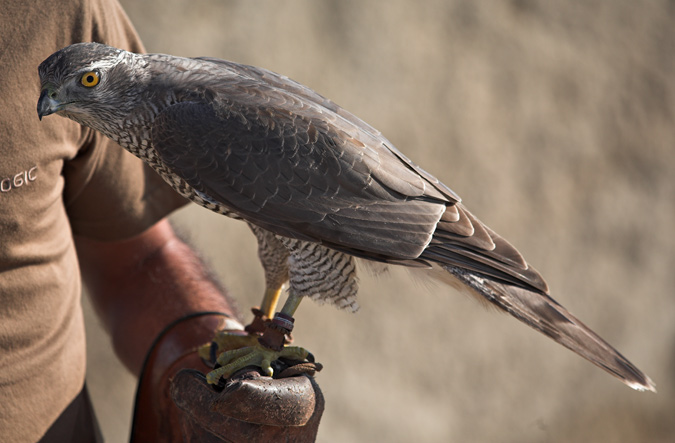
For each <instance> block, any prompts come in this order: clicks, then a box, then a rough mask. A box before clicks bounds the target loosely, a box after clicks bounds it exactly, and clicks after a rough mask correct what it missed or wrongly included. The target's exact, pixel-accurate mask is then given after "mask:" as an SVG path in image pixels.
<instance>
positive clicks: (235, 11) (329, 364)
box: [88, 0, 675, 442]
mask: <svg viewBox="0 0 675 443" xmlns="http://www.w3.org/2000/svg"><path fill="white" fill-rule="evenodd" d="M123 4H124V6H125V7H126V9H127V11H128V13H129V15H130V16H131V18H132V20H133V21H134V22H135V24H136V26H137V28H138V30H139V32H140V34H141V36H142V38H143V39H144V41H145V43H146V45H147V48H148V50H149V51H151V52H166V53H172V54H176V55H185V56H199V55H210V56H216V57H221V58H226V59H230V60H234V61H238V62H241V63H247V64H253V65H258V66H262V67H266V68H269V69H272V70H274V71H277V72H280V73H283V74H285V75H288V76H289V77H291V78H294V79H296V80H298V81H300V82H302V83H305V84H307V85H309V86H311V87H313V88H314V89H316V90H317V91H319V92H321V93H322V94H323V95H325V96H327V97H330V98H332V99H333V100H334V101H336V102H337V103H339V104H341V105H342V106H344V107H345V108H347V109H349V110H351V111H352V112H354V113H355V114H356V115H359V116H360V117H362V118H363V119H364V120H366V121H368V122H369V123H371V124H372V125H374V126H375V127H377V128H379V129H380V130H381V131H383V132H384V134H385V135H386V136H387V137H388V138H389V139H390V140H392V142H393V143H394V144H396V145H397V147H398V148H399V149H401V150H402V151H403V152H405V153H406V154H407V155H408V156H409V157H410V158H412V159H413V160H414V161H415V162H417V163H419V164H421V165H422V166H423V167H424V168H425V169H427V170H429V171H430V172H432V173H433V174H435V175H437V176H438V177H439V178H440V179H442V180H443V181H444V182H446V183H447V184H448V185H449V186H451V187H452V188H453V189H454V190H455V191H456V192H458V193H459V194H460V195H461V196H462V197H463V199H464V201H465V203H466V205H467V206H468V207H469V208H470V209H471V210H472V211H473V212H474V213H475V214H476V215H477V216H478V217H480V218H481V219H482V220H483V221H485V222H486V223H487V224H488V225H490V226H491V227H492V228H493V229H495V230H496V231H497V232H499V233H501V234H502V235H504V236H505V237H507V238H508V239H509V240H510V241H511V242H512V243H514V244H515V245H516V246H517V247H518V248H519V249H520V250H521V251H522V252H523V253H524V255H525V256H526V258H527V259H528V261H529V262H530V263H532V264H533V265H534V266H535V267H536V268H537V269H539V270H540V271H541V272H542V273H543V274H544V276H545V277H546V278H547V280H548V282H549V284H550V286H551V288H552V291H553V295H554V297H555V298H556V299H557V300H558V301H560V302H561V303H562V304H564V305H565V306H566V307H568V308H569V309H570V310H572V311H573V312H574V313H576V315H578V316H579V317H580V318H581V319H583V320H584V321H585V322H586V323H587V324H588V325H590V326H591V327H592V328H594V329H595V330H596V331H597V332H598V333H600V334H601V335H602V336H603V337H605V338H606V339H607V340H608V341H610V342H611V343H612V344H614V345H615V346H616V347H617V348H618V349H619V350H620V351H621V352H622V353H624V354H625V355H626V356H627V357H629V358H630V359H631V360H632V361H633V362H634V363H635V364H637V365H638V366H639V367H640V368H642V369H643V370H645V371H646V372H647V373H648V374H649V375H650V376H651V377H652V378H653V379H654V380H655V381H656V383H657V385H658V389H659V394H658V395H654V394H649V393H638V392H634V391H632V390H630V389H629V388H627V387H625V386H623V385H622V384H621V383H619V382H617V381H616V380H614V379H613V378H612V377H610V376H608V375H607V374H605V373H604V372H603V371H601V370H599V369H597V368H595V367H594V366H592V365H590V364H588V363H586V362H585V361H583V360H582V359H581V358H579V357H577V356H575V355H574V354H572V353H570V352H569V351H567V350H565V349H563V348H562V347H560V346H558V345H556V344H554V343H553V342H552V341H550V340H548V339H547V338H545V337H543V336H540V335H539V334H537V333H535V332H533V331H532V330H530V329H529V328H527V327H525V326H524V325H522V324H520V323H519V322H517V321H515V320H513V319H511V318H510V317H507V316H504V315H499V314H495V313H492V312H485V311H484V309H482V308H481V307H479V306H478V305H477V304H476V303H474V302H473V301H471V300H468V299H466V298H465V297H463V296H461V295H458V294H457V293H455V292H454V291H453V290H451V289H448V288H443V287H438V286H434V287H431V288H428V287H427V285H425V284H420V283H419V282H417V283H416V282H414V281H413V280H412V279H410V278H409V275H408V272H407V271H405V270H392V272H391V274H390V276H388V277H383V278H378V279H375V278H372V277H370V276H368V275H367V274H366V273H363V274H362V277H361V282H362V285H361V286H362V288H361V292H360V295H361V306H362V309H361V311H360V312H359V313H358V314H356V315H348V314H346V313H343V312H338V311H336V310H334V309H333V308H330V307H318V306H316V305H315V304H313V303H311V302H309V301H307V302H305V303H304V304H303V305H302V306H301V308H300V310H299V311H298V314H297V329H296V331H297V332H296V333H295V336H296V341H297V343H298V344H301V345H304V346H306V347H308V348H309V349H311V350H312V351H313V352H314V353H315V355H316V356H317V358H318V360H319V361H321V362H322V363H324V364H325V369H324V370H323V371H322V372H321V373H320V374H319V376H318V381H319V383H320V384H321V386H322V388H323V391H324V393H325V395H326V397H327V402H328V403H327V409H326V413H325V414H324V418H323V424H322V427H321V430H320V434H319V441H322V442H367V441H390V442H408V441H429V442H436V441H457V442H459V441H462V442H469V441H470V442H544V441H545V442H570V441H574V442H598V441H607V442H609V441H611V442H638V441H640V442H666V441H673V438H675V437H674V436H675V420H674V418H675V384H674V380H673V376H674V375H675V352H674V351H675V340H674V339H675V303H674V301H673V296H674V294H673V292H674V291H675V290H674V288H675V235H674V234H673V232H674V230H675V125H674V121H675V52H674V51H675V3H674V2H673V1H665V0H664V1H643V2H635V1H631V0H616V1H600V0H595V1H593V0H592V1H585V2H578V1H569V2H563V1H560V2H544V1H541V2H538V1H534V0H514V1H501V2H487V1H486V2H474V1H471V0H466V1H461V0H455V1H449V0H446V1H440V0H438V1H421V2H420V1H414V2H413V1H402V0H388V1H386V2H385V1H382V2H374V1H362V0H358V1H357V0H334V1H316V0H313V1H312V0H307V1H299V0H298V1H286V0H284V1H279V0H273V1H272V0H270V1H255V0H247V1H243V0H242V1H217V0H211V1H209V0H191V1H178V0H171V1H159V0H154V1H143V2H135V1H131V0H125V1H123ZM174 220H175V222H176V224H177V225H179V226H182V227H183V228H184V229H185V231H187V232H188V234H189V235H190V236H191V237H192V239H193V241H194V243H195V244H197V245H198V246H199V247H200V248H201V249H202V251H203V252H204V255H205V256H206V257H207V258H208V259H209V261H210V262H211V263H212V264H213V266H214V267H215V269H216V271H217V273H218V274H219V275H220V276H221V277H222V279H223V281H224V282H225V283H226V285H227V286H228V287H229V288H230V289H231V291H232V293H233V294H234V295H236V296H237V298H238V300H239V302H240V306H241V307H242V308H243V310H246V309H247V308H248V307H249V306H251V305H254V304H258V303H259V299H260V296H261V294H262V282H261V280H262V273H261V270H260V267H259V265H258V263H257V259H256V255H255V241H254V239H253V236H252V235H250V234H249V233H248V232H247V229H246V228H245V227H244V226H243V225H242V224H241V223H238V222H235V221H232V220H228V219H225V218H223V217H220V216H217V215H214V214H210V213H208V212H207V211H206V210H203V209H201V208H197V207H190V208H188V209H185V210H182V211H181V212H180V213H178V214H177V215H176V216H175V217H174ZM96 324H97V321H96V320H95V319H92V318H91V316H89V320H88V327H89V328H90V336H89V362H90V375H89V383H90V384H91V390H92V391H93V393H94V396H95V399H94V400H95V404H96V408H97V410H98V412H99V417H100V420H101V422H102V424H103V427H104V432H105V433H106V435H107V437H108V440H109V441H110V442H121V441H125V439H126V438H127V435H128V428H127V426H128V421H129V415H130V407H131V402H132V395H133V379H132V378H131V377H130V376H129V375H128V374H126V373H125V372H124V370H123V369H121V368H120V367H119V365H118V364H117V363H116V362H115V360H114V357H112V354H111V351H110V346H109V343H108V342H107V338H106V337H105V335H104V334H102V333H101V332H100V330H97V329H96Z"/></svg>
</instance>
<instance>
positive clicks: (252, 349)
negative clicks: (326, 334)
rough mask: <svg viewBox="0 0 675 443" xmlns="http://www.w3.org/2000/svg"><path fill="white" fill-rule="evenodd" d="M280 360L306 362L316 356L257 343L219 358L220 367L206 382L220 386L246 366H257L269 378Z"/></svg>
mask: <svg viewBox="0 0 675 443" xmlns="http://www.w3.org/2000/svg"><path fill="white" fill-rule="evenodd" d="M278 358H287V359H289V360H296V361H305V360H307V359H308V358H311V360H309V361H312V360H313V359H314V356H313V355H312V354H311V353H310V352H309V351H307V350H306V349H304V348H301V347H299V346H285V347H283V348H282V349H281V350H279V351H275V350H273V349H270V348H268V347H266V346H263V345H261V344H260V343H258V342H256V343H255V345H253V346H247V347H243V348H239V349H233V350H231V351H225V352H223V353H222V354H220V356H218V359H217V363H218V364H219V365H220V367H218V368H216V369H214V370H213V371H211V372H209V373H208V374H206V381H207V382H209V383H210V384H213V385H215V384H218V383H219V382H220V379H221V377H222V378H228V377H230V376H231V375H232V374H234V373H235V372H237V371H238V370H240V369H242V368H244V367H246V366H257V367H259V368H260V369H261V370H262V372H263V373H264V374H265V375H267V376H270V377H271V376H273V375H274V370H273V369H272V362H273V361H275V360H277V359H278Z"/></svg>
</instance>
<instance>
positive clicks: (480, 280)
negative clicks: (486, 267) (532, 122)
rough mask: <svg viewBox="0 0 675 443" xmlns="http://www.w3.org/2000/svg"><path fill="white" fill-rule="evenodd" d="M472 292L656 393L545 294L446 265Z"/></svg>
mask: <svg viewBox="0 0 675 443" xmlns="http://www.w3.org/2000/svg"><path fill="white" fill-rule="evenodd" d="M446 270H447V271H448V272H450V273H451V274H452V275H453V276H454V277H455V278H457V279H459V280H460V281H461V282H463V283H464V284H465V285H467V286H468V287H469V288H471V289H472V290H473V291H474V292H476V293H478V294H479V295H480V296H482V297H484V298H485V299H487V300H488V301H489V302H490V303H492V304H493V305H496V306H497V307H499V308H500V309H502V310H504V311H506V312H508V313H509V314H511V315H513V316H514V317H516V318H517V319H518V320H520V321H522V322H523V323H525V324H527V325H529V326H531V327H532V328H534V329H536V330H538V331H539V332H541V333H543V334H545V335H547V336H549V337H551V338H552V339H553V340H555V341H556V342H558V343H560V344H561V345H563V346H565V347H566V348H568V349H570V350H572V351H574V352H576V353H577V354H579V355H580V356H582V357H584V358H585V359H587V360H588V361H590V362H591V363H593V364H595V365H597V366H599V367H600V368H602V369H604V370H605V371H607V372H609V373H610V374H612V375H614V376H615V377H617V378H619V379H620V380H621V381H622V382H623V383H625V384H626V385H628V386H630V387H631V388H633V389H636V390H639V391H645V390H648V391H652V392H656V386H655V384H654V382H652V380H651V379H650V378H649V377H648V376H647V375H646V374H644V373H643V372H642V371H640V370H639V369H638V368H636V367H635V366H634V365H633V364H632V363H631V362H630V361H628V359H626V358H625V357H624V356H623V355H621V354H620V353H619V352H618V351H617V350H616V349H614V348H613V347H612V346H610V345H609V344H608V343H607V342H606V341H604V340H603V339H602V338H601V337H600V336H598V335H597V334H596V333H595V332H593V331H592V330H591V329H589V328H588V327H587V326H586V325H584V324H583V323H582V322H581V321H580V320H578V319H577V318H576V317H574V316H573V315H572V314H571V313H570V312H569V311H567V309H565V308H564V307H563V306H561V305H560V304H559V303H558V302H556V301H555V300H553V299H552V298H551V297H549V296H548V295H546V294H544V293H542V292H536V291H531V290H527V289H524V288H522V287H519V286H515V285H511V284H508V283H500V282H497V281H495V280H492V279H490V278H487V277H483V276H480V275H477V274H474V273H472V272H467V271H465V270H462V269H460V268H456V267H450V266H449V267H447V268H446Z"/></svg>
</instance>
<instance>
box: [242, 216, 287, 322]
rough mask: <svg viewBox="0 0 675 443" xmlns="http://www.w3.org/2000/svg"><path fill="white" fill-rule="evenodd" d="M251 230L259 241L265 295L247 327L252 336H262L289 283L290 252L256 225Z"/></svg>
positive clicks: (254, 310) (269, 233)
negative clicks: (282, 292) (285, 285)
mask: <svg viewBox="0 0 675 443" xmlns="http://www.w3.org/2000/svg"><path fill="white" fill-rule="evenodd" d="M249 228H251V231H253V234H254V235H255V236H256V239H257V240H258V257H259V258H260V263H261V264H262V267H263V270H264V272H265V295H264V297H263V301H262V303H261V305H260V308H253V309H252V310H251V311H252V312H253V321H252V322H251V324H249V325H248V326H246V331H247V332H249V333H251V334H262V333H263V332H264V331H265V325H266V324H267V323H269V322H270V321H271V319H272V317H273V315H274V311H275V309H276V307H277V303H278V302H279V296H280V295H281V291H282V290H283V287H284V284H285V283H286V282H287V281H288V257H289V251H288V248H286V247H285V246H284V245H283V244H282V243H281V241H279V239H278V238H277V237H276V236H275V235H274V234H272V233H271V232H269V231H267V230H266V229H263V228H260V227H258V226H256V225H253V224H250V223H249Z"/></svg>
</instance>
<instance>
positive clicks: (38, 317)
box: [0, 0, 185, 442]
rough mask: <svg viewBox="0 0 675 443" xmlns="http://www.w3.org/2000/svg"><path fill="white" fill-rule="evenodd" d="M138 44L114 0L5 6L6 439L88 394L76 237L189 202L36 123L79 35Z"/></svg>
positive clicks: (73, 136) (2, 251) (0, 14)
mask: <svg viewBox="0 0 675 443" xmlns="http://www.w3.org/2000/svg"><path fill="white" fill-rule="evenodd" d="M80 41H98V42H103V43H107V44H110V45H113V46H117V47H122V48H125V49H129V50H132V51H135V52H139V51H142V47H141V44H140V42H139V40H138V37H137V35H136V33H135V31H134V29H133V28H132V26H131V25H130V23H129V21H128V19H127V17H126V15H125V14H124V12H123V11H122V8H121V6H120V5H119V4H118V3H117V2H116V0H92V1H86V0H72V1H70V0H69V1H66V0H60V1H43V2H32V1H25V0H17V1H14V0H9V1H5V2H3V5H2V8H0V103H1V104H0V440H1V441H11V442H22V441H36V440H38V439H39V438H40V437H41V436H42V435H43V433H44V432H45V430H46V429H47V428H48V427H49V425H50V424H51V423H52V422H53V421H54V420H55V419H56V418H57V417H58V415H59V414H60V413H61V412H62V411H63V409H64V408H65V407H66V405H68V404H69V403H70V402H71V401H72V400H73V398H74V397H75V396H76V395H77V394H78V392H79V391H80V390H81V388H82V385H83V381H84V372H85V344H84V325H83V321H82V311H81V307H80V295H81V283H80V274H79V268H78V262H77V256H76V253H75V249H74V246H73V239H72V233H75V234H78V235H82V236H87V237H90V238H95V239H100V240H115V239H121V238H126V237H130V236H132V235H135V234H138V233H140V232H142V231H143V230H145V229H146V228H148V227H150V226H151V225H152V224H153V223H155V222H156V221H158V220H160V219H161V218H162V217H164V216H165V215H166V214H168V213H169V212H170V211H171V210H173V209H175V208H177V207H179V206H180V205H182V204H183V203H184V202H185V200H183V199H182V198H181V197H178V196H177V194H176V193H174V192H173V191H172V190H170V189H169V187H168V186H167V185H165V184H164V182H163V181H162V180H161V179H160V178H159V177H158V176H157V175H156V174H155V173H154V172H152V171H150V170H149V169H148V168H146V167H145V166H144V165H143V164H142V163H141V162H140V161H139V160H138V159H136V158H134V157H133V156H131V155H130V154H128V153H127V152H125V151H123V150H122V149H121V148H120V147H118V146H116V145H115V144H113V143H112V142H110V141H109V140H108V139H107V138H105V137H103V136H101V135H99V134H97V133H95V132H93V131H91V130H89V129H86V128H83V127H81V126H79V125H77V124H75V123H74V122H71V121H69V120H67V119H65V118H62V117H58V116H50V117H47V118H45V119H44V120H43V121H42V122H40V121H39V120H38V117H37V111H36V104H37V99H38V96H39V92H40V90H39V88H40V85H39V80H38V75H37V67H38V65H39V64H40V62H41V61H42V60H44V59H45V58H46V57H47V56H49V55H50V54H51V53H53V52H54V51H56V50H58V49H60V48H62V47H64V46H67V45H69V44H71V43H75V42H80Z"/></svg>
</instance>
